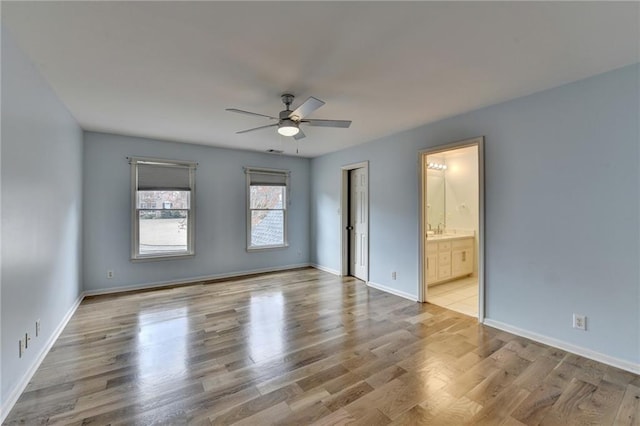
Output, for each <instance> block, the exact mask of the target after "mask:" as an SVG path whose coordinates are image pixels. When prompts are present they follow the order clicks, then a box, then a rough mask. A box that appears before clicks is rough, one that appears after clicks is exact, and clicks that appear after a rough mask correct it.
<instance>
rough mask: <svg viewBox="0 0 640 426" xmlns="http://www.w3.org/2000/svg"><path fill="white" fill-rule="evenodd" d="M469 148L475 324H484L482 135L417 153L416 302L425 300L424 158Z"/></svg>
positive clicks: (425, 185)
mask: <svg viewBox="0 0 640 426" xmlns="http://www.w3.org/2000/svg"><path fill="white" fill-rule="evenodd" d="M470 146H477V147H478V322H480V323H483V322H484V318H485V309H484V308H485V303H484V295H485V274H484V271H485V256H484V238H485V231H484V136H478V137H476V138H471V139H465V140H461V141H457V142H451V143H447V144H444V145H438V146H434V147H431V148H426V149H423V150H420V151H418V162H419V166H418V173H419V179H418V181H419V182H420V185H419V192H418V200H419V202H418V209H419V210H420V214H419V221H420V223H419V224H418V227H419V230H420V234H419V235H420V238H419V243H418V244H419V253H420V255H419V261H418V277H419V280H418V301H420V302H426V301H427V291H426V288H427V286H426V285H425V284H426V282H425V281H426V274H425V270H424V267H425V265H424V263H425V262H424V255H425V252H426V247H425V241H426V232H427V231H426V229H425V225H424V223H425V218H426V216H427V212H426V209H425V198H426V190H427V182H426V176H427V169H426V167H425V159H426V156H427V155H431V154H437V153H439V152H444V151H451V150H453V149H458V148H466V147H470Z"/></svg>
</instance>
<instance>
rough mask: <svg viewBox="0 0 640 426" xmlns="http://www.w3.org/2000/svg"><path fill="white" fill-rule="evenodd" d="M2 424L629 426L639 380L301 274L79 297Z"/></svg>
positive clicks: (357, 285)
mask: <svg viewBox="0 0 640 426" xmlns="http://www.w3.org/2000/svg"><path fill="white" fill-rule="evenodd" d="M6 424H8V425H13V424H29V425H35V424H72V425H81V424H95V425H107V424H110V425H131V424H137V425H147V424H168V425H183V424H194V425H211V424H212V425H227V424H238V425H267V424H286V425H307V424H314V425H337V424H340V425H344V424H353V425H386V424H393V425H417V424H430V425H463V424H470V425H511V426H513V425H574V424H575V425H586V424H589V425H640V377H639V376H637V375H634V374H631V373H628V372H625V371H622V370H619V369H616V368H613V367H609V366H606V365H603V364H600V363H597V362H594V361H591V360H588V359H585V358H581V357H579V356H576V355H572V354H569V353H566V352H564V351H561V350H558V349H554V348H551V347H548V346H545V345H542V344H539V343H535V342H532V341H529V340H527V339H523V338H520V337H516V336H514V335H511V334H508V333H505V332H502V331H498V330H495V329H492V328H489V327H485V326H482V325H478V324H477V321H476V320H475V319H473V318H471V317H466V316H464V315H462V314H459V313H456V312H453V311H449V310H446V309H444V308H440V307H438V306H435V305H430V304H419V303H413V302H410V301H408V300H405V299H401V298H399V297H396V296H393V295H390V294H386V293H383V292H381V291H378V290H375V289H371V288H367V287H366V286H365V285H364V284H363V283H362V282H360V281H357V280H355V279H352V278H339V277H335V276H333V275H330V274H327V273H324V272H321V271H318V270H315V269H310V268H309V269H302V270H296V271H288V272H282V273H274V274H265V275H260V276H254V277H248V278H243V279H234V280H228V281H223V282H216V283H195V284H193V285H188V286H181V287H176V288H170V289H160V290H154V291H142V292H137V293H128V294H120V295H110V296H98V297H92V298H87V299H85V300H84V301H83V302H82V304H81V305H80V307H79V308H78V310H77V312H76V314H75V315H74V317H73V318H72V319H71V321H70V322H69V324H68V325H67V327H66V329H65V330H64V332H63V333H62V335H61V336H60V338H59V339H58V341H57V342H56V343H55V345H54V347H53V348H52V350H51V351H50V353H49V354H48V355H47V357H46V359H45V360H44V361H43V363H42V365H41V366H40V368H39V369H38V371H37V372H36V374H35V376H34V377H33V380H32V381H31V383H30V384H29V386H28V387H27V389H26V391H25V392H24V394H23V395H22V396H21V397H20V399H19V401H18V402H17V404H16V405H15V407H14V408H13V410H12V411H11V413H10V414H9V417H8V418H7V420H6Z"/></svg>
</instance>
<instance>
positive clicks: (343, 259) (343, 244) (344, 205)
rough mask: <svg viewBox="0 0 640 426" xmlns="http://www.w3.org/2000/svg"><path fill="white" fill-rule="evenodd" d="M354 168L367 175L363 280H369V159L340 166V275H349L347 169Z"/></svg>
mask: <svg viewBox="0 0 640 426" xmlns="http://www.w3.org/2000/svg"><path fill="white" fill-rule="evenodd" d="M354 169H364V172H365V174H366V176H367V244H366V247H365V249H366V252H367V270H366V277H365V278H366V279H365V282H369V265H370V263H371V261H370V257H369V240H370V238H369V231H370V229H371V225H370V223H369V204H370V203H369V194H370V192H371V191H370V190H369V186H370V185H369V161H361V162H359V163H353V164H347V165H345V166H342V168H341V174H342V176H341V179H342V180H341V189H340V250H341V253H342V254H341V256H340V275H341V276H347V275H349V234H348V232H347V226H348V225H349V190H350V189H349V171H350V170H354Z"/></svg>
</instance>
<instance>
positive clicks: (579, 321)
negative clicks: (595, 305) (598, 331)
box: [573, 314, 587, 331]
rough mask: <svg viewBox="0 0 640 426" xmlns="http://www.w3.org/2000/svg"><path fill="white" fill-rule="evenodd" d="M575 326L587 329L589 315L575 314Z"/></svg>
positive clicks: (579, 328)
mask: <svg viewBox="0 0 640 426" xmlns="http://www.w3.org/2000/svg"><path fill="white" fill-rule="evenodd" d="M573 328H577V329H578V330H585V331H586V330H587V317H586V316H585V315H580V314H573Z"/></svg>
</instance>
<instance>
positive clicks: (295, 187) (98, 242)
mask: <svg viewBox="0 0 640 426" xmlns="http://www.w3.org/2000/svg"><path fill="white" fill-rule="evenodd" d="M84 140H85V145H84V176H83V179H84V197H85V198H84V231H85V232H84V288H85V290H87V291H99V290H108V289H115V288H118V287H131V286H141V285H149V284H155V283H165V282H172V281H173V282H175V281H179V280H189V279H193V278H199V277H211V276H217V275H224V274H234V273H235V274H237V273H243V272H251V271H258V270H265V269H274V268H281V267H288V266H294V265H306V264H307V263H308V262H309V205H310V203H311V202H310V199H309V163H310V161H309V160H308V159H306V158H296V157H284V156H279V155H271V154H262V153H257V152H248V151H238V150H231V149H222V148H212V147H206V146H201V145H191V144H182V143H176V142H164V141H158V140H151V139H143V138H135V137H128V136H118V135H113V134H105V133H92V132H85V135H84ZM128 156H140V157H154V158H165V159H173V160H191V161H197V162H198V163H199V164H198V169H197V171H196V198H195V212H196V224H195V232H196V234H195V235H196V240H195V244H196V255H195V257H194V258H192V259H179V260H166V261H149V262H136V263H133V262H131V261H130V254H131V175H130V166H129V164H128V162H127V159H126V157H128ZM243 166H252V167H266V168H275V169H288V170H290V171H291V180H290V182H291V187H290V201H291V203H290V205H289V210H288V217H289V228H288V239H289V247H288V248H285V249H275V250H265V251H259V252H251V253H248V252H247V251H246V179H245V174H244V170H243ZM107 270H113V271H114V278H112V279H107Z"/></svg>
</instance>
